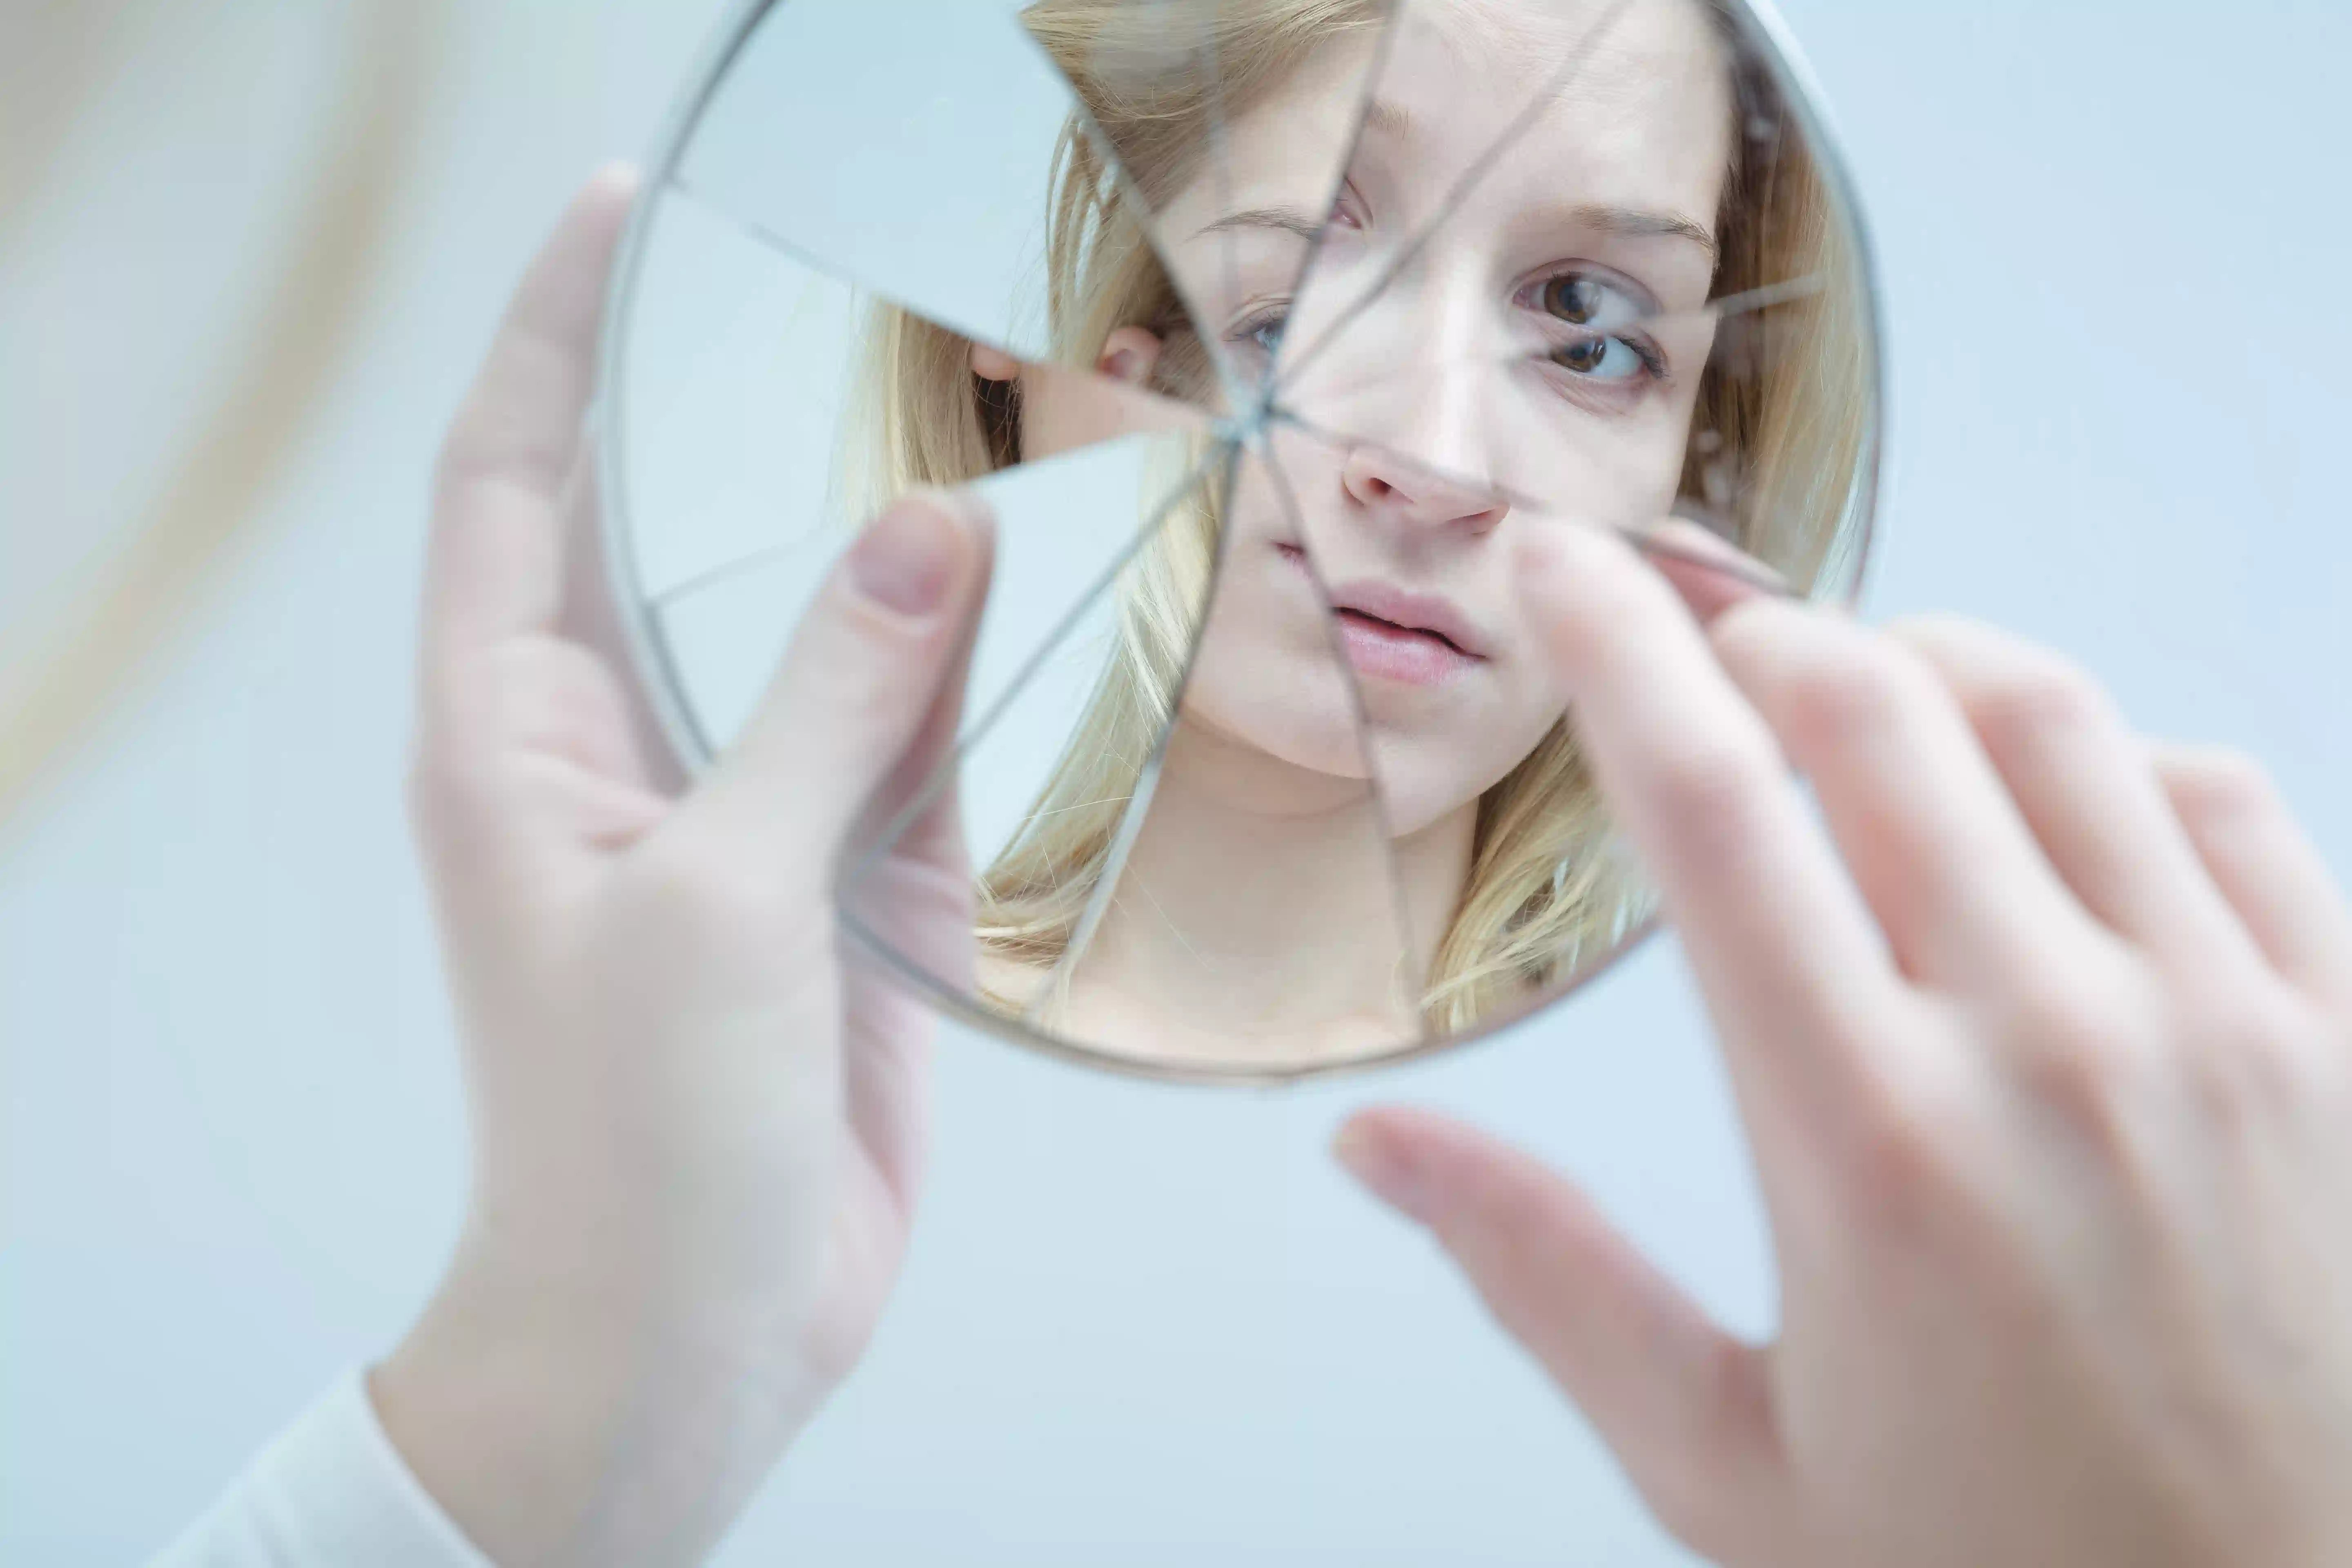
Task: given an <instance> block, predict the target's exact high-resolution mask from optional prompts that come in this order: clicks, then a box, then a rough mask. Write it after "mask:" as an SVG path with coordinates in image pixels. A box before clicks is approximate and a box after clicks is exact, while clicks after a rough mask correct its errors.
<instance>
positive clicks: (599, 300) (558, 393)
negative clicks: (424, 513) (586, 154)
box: [425, 170, 635, 663]
mask: <svg viewBox="0 0 2352 1568" xmlns="http://www.w3.org/2000/svg"><path fill="white" fill-rule="evenodd" d="M634 199H635V178H634V176H633V175H631V174H628V173H626V172H625V171H622V170H610V171H607V172H605V173H604V174H599V175H598V176H597V177H596V178H595V179H594V180H593V181H592V182H591V183H590V184H589V185H588V186H587V188H586V189H585V190H583V192H582V193H581V194H580V195H579V196H578V197H577V198H576V199H575V200H574V201H573V202H572V206H571V209H570V210H569V211H568V212H566V213H565V214H564V216H563V220H562V223H561V224H559V225H558V226H557V227H556V231H555V234H554V237H552V238H551V239H550V240H549V241H548V243H547V246H546V247H545V248H544V249H543V250H542V251H541V253H540V256H539V258H538V260H537V261H535V262H534V263H533V264H532V266H531V268H530V273H529V274H528V275H527V276H526V277H525V278H524V279H523V282H522V285H521V287H520V289H518V290H517V292H516V294H515V298H514V301H513V303H512V304H511V305H510V306H509V308H508V311H507V316H506V320H505V321H504V323H503V324H502V325H501V326H500V328H499V334H498V338H497V340H496V341H495V342H493V344H492V345H491V348H490V353H489V357H488V361H487V362H486V363H484V364H483V366H482V370H481V373H480V374H479V376H478V378H477V379H476V381H475V384H474V387H473V390H472V392H471V393H470V394H469V395H467V400H466V405H465V407H464V408H463V410H462V411H461V412H460V413H459V414H458V416H457V423H456V424H455V425H454V426H452V427H451V429H450V432H449V438H448V441H447V443H446V445H445V446H444V447H443V449H442V455H441V470H440V475H439V479H438V483H437V485H436V497H435V504H434V524H433V537H432V543H431V552H430V561H429V563H428V566H427V572H426V585H425V649H426V654H427V657H428V659H429V660H432V661H436V662H438V663H446V661H448V660H449V659H451V658H462V657H463V655H464V654H465V653H466V652H467V651H468V650H470V649H474V648H478V647H483V646H486V645H488V644H489V643H492V642H495V641H497V640H498V639H499V638H500V637H508V636H511V635H514V634H515V633H518V632H524V631H531V630H538V629H542V628H546V627H551V626H554V624H555V621H556V616H557V615H558V613H559V611H560V609H561V606H562V589H563V582H562V523H561V521H560V516H561V512H560V504H559V503H560V501H561V500H562V490H563V487H564V485H565V483H566V481H567V479H568V477H569V476H570V474H571V472H572V463H573V455H574V453H575V451H576V449H577V447H578V443H579V438H580V426H581V421H582V419H583V417H584V416H585V415H586V413H587V409H588V403H589V399H590V397H591V395H593V390H594V385H595V377H596V341H597V323H598V321H599V320H600V319H601V315H602V311H603V307H604V292H605V287H606V283H607V281H608V280H609V279H610V276H611V273H612V268H613V257H614V252H615V250H616V249H617V248H618V247H619V244H620V238H621V234H622V231H623V230H624V228H625V226H626V224H627V220H628V212H629V206H630V204H631V203H632V201H633V200H634Z"/></svg>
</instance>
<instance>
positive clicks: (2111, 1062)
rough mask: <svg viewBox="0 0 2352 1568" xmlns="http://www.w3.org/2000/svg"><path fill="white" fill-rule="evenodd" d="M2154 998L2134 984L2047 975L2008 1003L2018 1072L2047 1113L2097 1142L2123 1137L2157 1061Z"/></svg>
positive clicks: (2127, 980)
mask: <svg viewBox="0 0 2352 1568" xmlns="http://www.w3.org/2000/svg"><path fill="white" fill-rule="evenodd" d="M2151 1012H2152V1009H2151V1005H2150V999H2149V997H2148V995H2147V991H2146V988H2145V986H2144V985H2143V984H2141V983H2140V982H2139V981H2137V979H2135V978H2130V977H2123V976H2106V975H2095V974H2088V973H2068V974H2065V975H2063V976H2058V975H2045V976H2042V977H2039V978H2037V979H2036V980H2035V981H2033V982H2032V983H2030V984H2028V985H2027V987H2026V988H2025V989H2024V990H2023V991H2022V992H2021V993H2020V994H2018V995H2016V996H2015V997H2013V998H2012V999H2011V1003H2010V1005H2009V1028H2010V1031H2011V1036H2012V1046H2013V1048H2014V1051H2015V1055H2016V1058H2017V1062H2018V1069H2019V1072H2020V1074H2021V1077H2022V1079H2023V1080H2024V1082H2025V1084H2026V1086H2027V1089H2028V1090H2029V1092H2030V1093H2032V1096H2033V1097H2034V1099H2035V1100H2037V1101H2039V1102H2040V1103H2041V1104H2042V1106H2043V1107H2044V1108H2045V1109H2047V1110H2053V1111H2054V1112H2056V1113H2057V1114H2058V1115H2059V1116H2060V1117H2061V1118H2062V1119H2063V1121H2066V1122H2067V1123H2069V1124H2070V1125H2072V1126H2073V1127H2074V1129H2075V1131H2078V1132H2081V1133H2084V1134H2086V1135H2088V1136H2090V1137H2092V1138H2093V1139H2094V1140H2095V1141H2098V1142H2112V1141H2114V1140H2115V1139H2116V1137H2118V1136H2119V1134H2120V1133H2121V1131H2122V1129H2123V1125H2124V1121H2125V1119H2126V1117H2127V1115H2128V1114H2129V1113H2130V1112H2131V1111H2132V1110H2134V1109H2135V1107H2136V1106H2137V1103H2138V1102H2139V1100H2141V1099H2143V1098H2144V1096H2145V1094H2146V1091H2147V1087H2148V1080H2149V1079H2150V1076H2151V1071H2152V1068H2153V1067H2154V1065H2155V1063H2156V1061H2157V1059H2158V1030H2157V1028H2156V1026H2155V1024H2154V1021H2153V1019H2152V1016H2151Z"/></svg>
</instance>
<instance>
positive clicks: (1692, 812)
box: [1654, 739, 1772, 852]
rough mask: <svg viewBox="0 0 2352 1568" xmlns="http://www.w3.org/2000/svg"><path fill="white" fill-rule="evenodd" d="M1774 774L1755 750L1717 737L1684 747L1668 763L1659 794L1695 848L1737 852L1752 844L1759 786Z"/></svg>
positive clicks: (1658, 784)
mask: <svg viewBox="0 0 2352 1568" xmlns="http://www.w3.org/2000/svg"><path fill="white" fill-rule="evenodd" d="M1771 776H1772V773H1771V772H1770V770H1769V768H1768V767H1767V766H1766V765H1765V763H1764V762H1763V760H1762V759H1761V758H1760V757H1759V755H1758V754H1757V752H1756V750H1755V749H1754V748H1751V747H1749V746H1747V745H1744V744H1740V743H1738V742H1733V741H1730V740H1727V739H1716V740H1710V741H1707V742H1704V743H1697V744H1692V745H1688V746H1685V747H1684V748H1682V749H1681V750H1680V751H1679V752H1676V754H1675V755H1674V756H1673V757H1671V758H1669V759H1667V760H1666V761H1665V762H1664V763H1662V764H1661V766H1660V767H1659V770H1658V773H1657V777H1656V779H1655V781H1654V783H1655V792H1654V795H1655V799H1656V800H1657V802H1658V805H1659V807H1660V809H1661V810H1662V811H1663V812H1664V814H1665V816H1667V818H1668V819H1669V820H1670V821H1672V822H1673V823H1674V825H1675V829H1676V831H1677V832H1678V833H1680V834H1682V835H1684V836H1685V837H1686V839H1687V841H1688V842H1690V843H1692V844H1693V845H1694V846H1695V847H1697V848H1699V849H1701V850H1702V851H1709V852H1712V851H1722V850H1726V849H1734V848H1737V847H1739V846H1740V845H1742V844H1745V843H1749V842H1751V841H1752V837H1753V834H1752V832H1751V824H1752V822H1753V820H1754V817H1755V815H1756V801H1757V795H1758V790H1759V784H1760V783H1761V782H1762V781H1763V780H1766V779H1769V778H1770V777H1771Z"/></svg>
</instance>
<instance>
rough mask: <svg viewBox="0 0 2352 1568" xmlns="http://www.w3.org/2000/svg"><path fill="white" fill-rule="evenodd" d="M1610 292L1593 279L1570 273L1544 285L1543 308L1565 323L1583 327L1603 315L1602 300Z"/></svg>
mask: <svg viewBox="0 0 2352 1568" xmlns="http://www.w3.org/2000/svg"><path fill="white" fill-rule="evenodd" d="M1608 292H1609V290H1608V289H1604V288H1602V287H1601V285H1600V284H1598V283H1596V282H1594V281H1593V280H1592V279H1590V278H1580V277H1578V276H1577V275H1576V274H1575V273H1573V272H1570V273H1568V274H1565V275H1564V276H1562V277H1559V278H1555V279H1552V280H1551V281H1550V282H1549V283H1546V284H1545V285H1544V289H1543V308H1544V309H1545V310H1549V312H1551V314H1553V315H1555V316H1558V317H1559V319H1560V320H1561V321H1574V322H1575V323H1576V324H1577V325H1579V326H1582V325H1583V324H1584V323H1586V322H1587V321H1591V320H1592V318H1593V317H1595V316H1597V315H1599V314H1600V313H1601V300H1602V298H1603V297H1604V296H1605V295H1606V294H1607V293H1608Z"/></svg>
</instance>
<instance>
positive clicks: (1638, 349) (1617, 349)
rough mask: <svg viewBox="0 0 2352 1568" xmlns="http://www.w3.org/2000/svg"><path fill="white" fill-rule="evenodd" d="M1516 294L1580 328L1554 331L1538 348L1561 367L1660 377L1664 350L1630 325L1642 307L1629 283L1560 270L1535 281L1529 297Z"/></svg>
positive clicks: (1596, 374) (1610, 377)
mask: <svg viewBox="0 0 2352 1568" xmlns="http://www.w3.org/2000/svg"><path fill="white" fill-rule="evenodd" d="M1520 299H1521V300H1522V301H1524V302H1525V303H1527V304H1530V305H1532V306H1534V307H1535V308H1536V309H1537V310H1540V311H1541V312H1542V313H1543V315H1544V316H1546V317H1548V318H1549V320H1550V321H1554V322H1561V323H1565V324H1566V325H1568V326H1570V327H1573V328H1578V329H1580V331H1576V332H1574V333H1573V334H1571V335H1565V336H1557V337H1555V338H1554V340H1553V341H1552V342H1551V343H1550V344H1549V346H1548V347H1547V348H1546V349H1545V351H1544V357H1545V358H1547V359H1549V360H1550V361H1551V363H1554V364H1556V365H1559V367H1560V368H1561V369H1562V370H1566V371H1569V372H1571V373H1573V374H1575V375H1577V376H1579V377H1580V378H1582V379H1585V380H1588V381H1598V382H1630V381H1633V380H1635V379H1637V378H1640V377H1643V376H1647V377H1649V378H1651V379H1654V380H1663V379H1664V376H1665V374H1666V364H1665V356H1664V354H1662V353H1660V352H1659V351H1658V348H1657V345H1655V344H1654V343H1653V342H1651V341H1650V340H1649V339H1648V338H1647V337H1645V336H1643V334H1642V333H1640V332H1638V331H1632V330H1630V329H1632V328H1633V326H1634V325H1635V324H1636V323H1637V322H1639V321H1641V320H1642V319H1643V316H1644V315H1645V314H1646V313H1647V311H1646V310H1645V308H1644V306H1643V304H1642V302H1641V300H1639V299H1638V298H1637V297H1636V295H1635V294H1634V292H1633V290H1632V289H1629V288H1627V287H1625V286H1623V285H1622V284H1618V283H1612V282H1611V281H1610V280H1609V279H1607V278H1605V277H1601V276H1596V275H1595V274H1593V273H1590V272H1562V273H1559V274H1558V275H1556V276H1554V277H1551V278H1547V279H1544V280H1543V282H1542V283H1541V284H1539V285H1538V286H1537V288H1536V289H1535V291H1534V298H1533V299H1532V300H1530V299H1528V296H1526V295H1524V294H1523V295H1521V296H1520Z"/></svg>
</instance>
